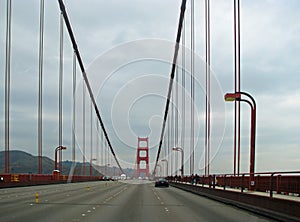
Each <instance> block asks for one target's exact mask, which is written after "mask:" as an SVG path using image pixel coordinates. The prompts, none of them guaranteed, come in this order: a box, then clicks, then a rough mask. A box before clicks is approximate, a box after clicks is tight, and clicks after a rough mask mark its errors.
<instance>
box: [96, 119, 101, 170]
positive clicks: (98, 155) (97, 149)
mask: <svg viewBox="0 0 300 222" xmlns="http://www.w3.org/2000/svg"><path fill="white" fill-rule="evenodd" d="M96 130H97V133H96V153H97V155H96V159H97V165H98V166H99V163H100V162H99V161H100V149H99V124H98V123H96Z"/></svg>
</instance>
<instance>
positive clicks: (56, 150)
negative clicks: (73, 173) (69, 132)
mask: <svg viewBox="0 0 300 222" xmlns="http://www.w3.org/2000/svg"><path fill="white" fill-rule="evenodd" d="M66 149H67V147H65V146H58V147H56V148H55V163H54V164H55V165H54V169H55V170H57V152H58V151H59V150H66ZM59 170H60V171H61V170H62V169H59Z"/></svg>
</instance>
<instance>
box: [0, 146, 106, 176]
mask: <svg viewBox="0 0 300 222" xmlns="http://www.w3.org/2000/svg"><path fill="white" fill-rule="evenodd" d="M9 155H10V172H11V173H32V174H37V173H38V157H37V156H33V155H31V154H29V153H26V152H24V151H20V150H11V151H10V153H9ZM42 163H43V167H42V173H43V174H52V171H53V169H54V160H52V159H50V158H48V157H43V158H42ZM62 165H63V170H62V173H63V174H64V175H66V174H69V172H70V169H71V166H72V162H71V161H63V163H62ZM81 167H82V163H79V162H77V163H76V167H75V170H74V175H81ZM85 169H86V175H89V172H90V171H89V163H86V164H85ZM0 173H4V151H0ZM93 175H102V174H100V173H99V172H97V171H96V170H95V169H93Z"/></svg>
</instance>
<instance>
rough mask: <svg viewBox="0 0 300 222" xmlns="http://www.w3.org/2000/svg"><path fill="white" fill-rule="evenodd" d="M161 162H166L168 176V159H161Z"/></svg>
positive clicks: (167, 174)
mask: <svg viewBox="0 0 300 222" xmlns="http://www.w3.org/2000/svg"><path fill="white" fill-rule="evenodd" d="M161 162H166V176H169V172H168V171H169V170H168V169H169V166H168V165H169V163H168V160H167V159H163V160H161Z"/></svg>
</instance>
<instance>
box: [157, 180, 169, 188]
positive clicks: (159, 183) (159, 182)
mask: <svg viewBox="0 0 300 222" xmlns="http://www.w3.org/2000/svg"><path fill="white" fill-rule="evenodd" d="M155 187H169V182H168V181H167V180H166V179H165V178H159V179H158V180H156V181H155Z"/></svg>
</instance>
